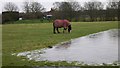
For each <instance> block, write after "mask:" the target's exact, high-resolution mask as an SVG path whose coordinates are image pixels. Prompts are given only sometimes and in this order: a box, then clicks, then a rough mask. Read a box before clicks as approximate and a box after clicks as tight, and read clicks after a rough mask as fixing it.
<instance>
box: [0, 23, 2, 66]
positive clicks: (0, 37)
mask: <svg viewBox="0 0 120 68" xmlns="http://www.w3.org/2000/svg"><path fill="white" fill-rule="evenodd" d="M1 66H2V25H0V67H1Z"/></svg>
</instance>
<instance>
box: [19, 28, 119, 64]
mask: <svg viewBox="0 0 120 68" xmlns="http://www.w3.org/2000/svg"><path fill="white" fill-rule="evenodd" d="M118 38H119V37H118V30H117V29H113V30H108V31H104V32H99V33H95V34H90V35H88V36H84V37H80V38H76V39H73V40H71V41H68V42H66V43H65V42H64V43H61V44H57V45H56V46H54V47H53V48H51V49H43V50H35V51H28V52H22V53H19V54H17V56H26V57H27V58H28V59H29V60H35V61H44V60H48V61H78V62H85V63H88V64H96V63H97V64H101V63H112V62H114V61H118Z"/></svg>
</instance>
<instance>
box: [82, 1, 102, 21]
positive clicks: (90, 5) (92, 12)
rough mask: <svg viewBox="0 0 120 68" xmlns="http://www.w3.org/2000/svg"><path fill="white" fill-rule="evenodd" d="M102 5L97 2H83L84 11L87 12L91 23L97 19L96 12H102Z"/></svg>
mask: <svg viewBox="0 0 120 68" xmlns="http://www.w3.org/2000/svg"><path fill="white" fill-rule="evenodd" d="M103 7H104V6H103V4H102V3H101V2H99V1H93V2H85V4H84V9H85V10H87V11H88V12H87V14H88V15H89V17H90V20H91V21H94V19H96V18H97V17H96V16H97V15H98V14H97V12H98V10H103Z"/></svg>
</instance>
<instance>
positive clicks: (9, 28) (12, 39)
mask: <svg viewBox="0 0 120 68" xmlns="http://www.w3.org/2000/svg"><path fill="white" fill-rule="evenodd" d="M71 24H72V33H70V34H68V33H65V34H63V33H61V34H53V28H52V23H34V24H5V25H3V26H2V50H3V56H2V57H3V58H2V60H3V61H2V64H3V66H26V65H27V66H77V65H75V64H74V62H73V63H67V62H65V61H63V62H48V61H42V62H34V61H28V60H27V59H25V60H22V59H24V57H16V56H12V55H11V54H12V53H18V52H23V51H29V50H35V49H42V48H46V47H48V46H54V45H55V44H57V43H60V42H63V41H67V40H70V39H73V38H77V37H81V36H85V35H88V34H91V33H96V32H100V31H104V30H108V29H114V28H118V22H117V21H109V22H72V23H71ZM61 32H62V29H61ZM78 66H79V65H78Z"/></svg>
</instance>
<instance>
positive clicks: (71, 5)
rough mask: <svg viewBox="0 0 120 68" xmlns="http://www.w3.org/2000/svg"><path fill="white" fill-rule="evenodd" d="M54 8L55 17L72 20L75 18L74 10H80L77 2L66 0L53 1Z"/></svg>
mask: <svg viewBox="0 0 120 68" xmlns="http://www.w3.org/2000/svg"><path fill="white" fill-rule="evenodd" d="M53 5H54V9H55V10H56V11H57V13H56V14H55V17H56V18H58V17H59V18H60V19H68V20H72V19H73V18H75V16H76V15H77V14H76V11H79V10H80V5H79V3H78V2H74V1H68V2H55V3H54V4H53Z"/></svg>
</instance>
